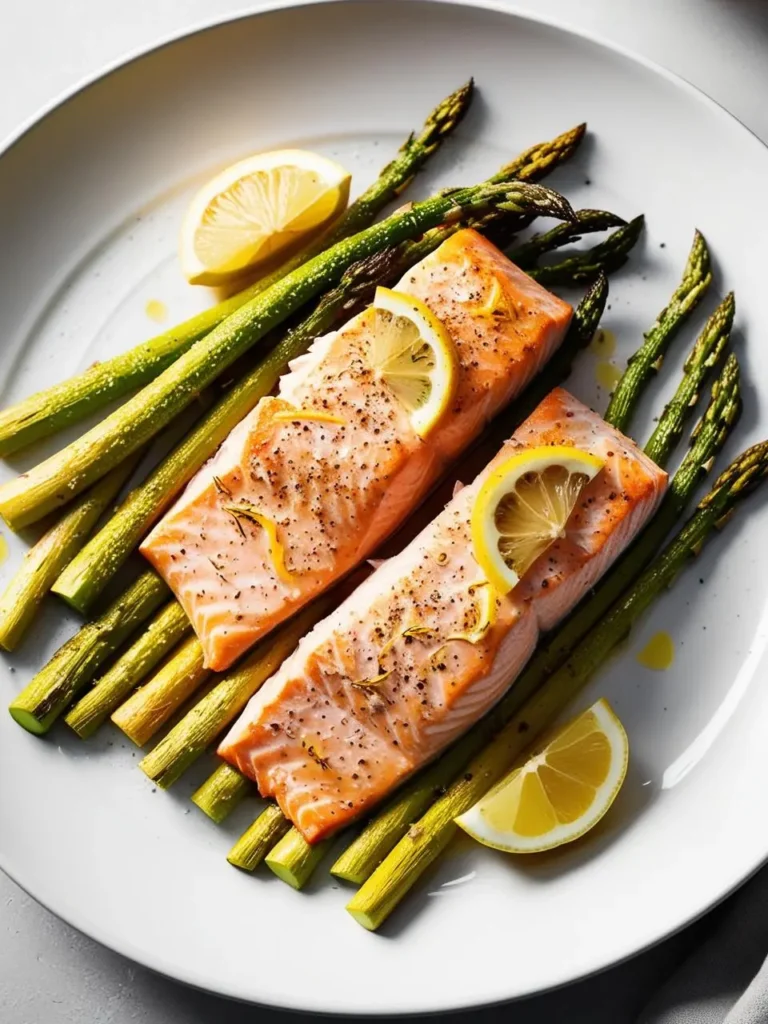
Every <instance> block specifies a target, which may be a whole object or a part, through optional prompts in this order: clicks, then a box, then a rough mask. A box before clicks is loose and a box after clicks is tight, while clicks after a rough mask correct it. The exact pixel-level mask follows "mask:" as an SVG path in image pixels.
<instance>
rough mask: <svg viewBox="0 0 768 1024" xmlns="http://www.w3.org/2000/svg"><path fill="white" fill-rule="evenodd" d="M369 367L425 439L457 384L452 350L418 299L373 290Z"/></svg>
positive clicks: (387, 290)
mask: <svg viewBox="0 0 768 1024" xmlns="http://www.w3.org/2000/svg"><path fill="white" fill-rule="evenodd" d="M372 309H373V333H372V341H371V356H370V357H371V365H372V366H373V368H374V370H375V371H376V373H377V374H378V376H379V378H380V379H381V380H383V381H384V382H385V383H386V384H387V386H388V387H389V389H390V390H391V391H392V392H393V393H394V395H395V396H396V398H397V399H398V401H399V402H401V403H402V405H403V406H405V408H406V410H407V411H408V415H409V417H410V420H411V423H412V424H413V429H414V430H415V431H416V433H417V434H418V435H419V436H420V437H426V435H427V434H429V433H430V431H432V430H434V428H435V426H436V425H437V424H438V423H439V422H440V420H441V419H442V418H443V416H444V415H445V414H446V412H447V411H448V409H449V408H450V404H451V401H452V399H453V396H454V395H455V394H456V385H457V383H458V376H459V374H458V366H459V363H458V357H457V355H456V348H455V346H454V344H453V342H452V341H451V337H450V335H449V334H448V332H447V331H446V329H445V327H444V326H443V324H442V323H441V321H440V320H438V318H437V317H436V316H435V314H434V313H433V312H432V311H431V310H430V309H429V308H428V307H427V306H425V305H424V303H423V302H421V300H420V299H416V298H414V297H413V296H412V295H406V294H405V293H404V292H395V291H392V290H391V289H390V288H377V289H376V297H375V299H374V301H373V307H372Z"/></svg>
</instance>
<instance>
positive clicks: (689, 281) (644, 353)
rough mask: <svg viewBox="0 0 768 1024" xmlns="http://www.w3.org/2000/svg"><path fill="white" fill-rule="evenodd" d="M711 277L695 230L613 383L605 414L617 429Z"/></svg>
mask: <svg viewBox="0 0 768 1024" xmlns="http://www.w3.org/2000/svg"><path fill="white" fill-rule="evenodd" d="M711 281H712V272H711V270H710V259H709V250H708V248H707V243H706V242H705V241H704V237H703V235H702V234H701V233H700V232H699V231H697V232H696V233H695V235H694V239H693V246H692V247H691V251H690V253H689V255H688V262H687V263H686V266H685V270H684V272H683V279H682V281H681V282H680V284H679V285H678V288H677V290H676V291H675V293H674V295H673V296H672V298H671V300H670V302H669V305H668V306H666V307H665V308H664V309H663V310H662V311H661V313H659V315H658V317H657V318H656V322H655V323H654V325H653V326H652V327H651V329H650V330H649V331H648V332H647V333H646V335H645V339H644V341H643V344H642V345H641V346H640V348H639V349H638V351H637V352H636V353H635V355H634V356H633V357H632V359H631V360H630V363H629V365H628V366H627V369H626V371H625V372H624V375H623V376H622V378H621V380H620V381H619V383H618V384H617V385H616V390H615V391H614V392H613V396H612V397H611V401H610V403H609V405H608V411H607V413H606V418H607V419H608V420H609V422H611V423H613V424H614V425H615V426H616V427H618V428H619V430H623V429H624V427H625V426H626V424H627V422H628V420H629V417H630V415H631V412H632V410H633V408H634V406H635V404H636V402H637V392H638V389H641V388H643V387H644V386H645V384H646V383H647V382H648V380H649V378H650V377H651V376H652V375H653V374H655V373H657V372H658V370H659V368H660V367H661V362H662V359H663V357H664V353H665V352H666V351H667V348H668V346H669V344H670V342H671V341H672V339H673V338H674V337H675V335H676V334H677V332H678V331H679V330H680V328H681V327H682V325H683V323H684V322H685V320H686V319H687V318H688V316H690V314H691V313H692V312H693V310H694V309H695V308H696V305H697V304H698V302H699V300H700V299H701V297H702V295H703V294H704V292H705V291H706V290H707V288H708V287H709V285H710V283H711Z"/></svg>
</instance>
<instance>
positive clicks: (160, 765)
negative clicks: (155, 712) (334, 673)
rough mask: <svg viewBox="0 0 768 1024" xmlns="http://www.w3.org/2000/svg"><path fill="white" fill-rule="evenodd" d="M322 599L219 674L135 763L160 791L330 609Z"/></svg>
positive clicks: (194, 758) (209, 742)
mask: <svg viewBox="0 0 768 1024" xmlns="http://www.w3.org/2000/svg"><path fill="white" fill-rule="evenodd" d="M330 603H331V602H330V598H329V597H321V598H319V599H318V600H316V601H313V602H312V604H311V605H310V606H309V607H307V608H305V609H304V611H302V612H301V613H300V614H299V615H298V616H296V618H294V619H292V620H291V622H289V623H288V624H287V625H286V626H284V627H283V628H282V629H281V630H280V631H279V632H277V633H275V634H274V635H273V636H271V637H269V638H268V639H266V640H264V641H263V642H262V643H261V644H259V646H258V647H257V648H256V650H255V651H253V652H252V653H251V654H250V655H249V656H248V658H246V660H245V661H244V662H243V664H242V665H241V666H240V667H239V668H236V669H234V670H233V671H231V672H228V673H227V674H226V675H225V676H223V677H222V678H221V679H220V680H219V682H218V683H217V684H216V685H215V686H214V688H213V689H212V690H211V691H210V692H209V693H207V694H206V696H205V697H203V699H202V700H201V701H199V702H198V703H197V704H196V705H195V706H194V707H193V708H192V709H191V710H190V711H188V712H187V714H186V715H185V716H184V718H182V719H181V721H180V722H178V723H177V724H176V725H175V726H174V727H173V729H171V731H170V732H169V733H168V734H167V736H165V737H164V738H163V739H162V740H161V741H160V742H159V743H158V745H157V746H156V747H155V748H154V749H153V750H151V751H150V752H149V753H148V754H147V756H146V757H144V758H143V759H142V761H141V762H140V763H139V768H141V770H142V771H143V772H144V773H145V774H146V775H147V776H148V777H149V778H150V779H152V781H153V782H156V783H157V785H158V786H160V787H161V788H162V789H167V788H168V787H169V786H172V785H173V783H174V782H176V780H177V779H179V778H180V777H181V775H182V774H183V773H184V772H185V771H186V770H187V768H189V767H190V765H192V764H194V762H195V761H196V760H197V759H198V757H199V756H200V755H201V754H202V753H203V752H204V751H205V750H206V749H207V748H208V747H209V746H210V744H211V743H213V741H214V740H215V739H216V737H217V736H218V735H219V733H220V732H221V731H222V730H223V729H225V728H226V727H227V726H228V725H229V723H230V722H232V721H233V720H234V718H235V717H236V716H237V715H238V714H239V713H240V712H241V711H242V710H243V708H244V707H245V705H246V704H247V703H248V701H249V700H250V699H251V697H252V696H253V695H254V693H255V692H256V691H257V690H258V689H259V687H260V686H261V684H262V683H263V682H264V681H265V680H266V679H269V677H270V676H271V675H272V673H273V672H275V671H276V670H277V668H278V667H279V665H280V664H281V663H282V662H283V661H285V659H286V658H287V657H288V655H289V654H290V653H291V651H292V650H293V649H294V647H295V646H296V645H297V644H298V642H299V640H301V638H302V636H304V634H305V633H307V632H309V630H310V629H311V628H312V626H314V624H315V623H316V622H317V621H318V619H320V618H321V617H322V616H323V615H325V613H326V612H327V611H328V607H329V605H330Z"/></svg>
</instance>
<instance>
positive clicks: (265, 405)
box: [141, 230, 572, 671]
mask: <svg viewBox="0 0 768 1024" xmlns="http://www.w3.org/2000/svg"><path fill="white" fill-rule="evenodd" d="M398 288H399V289H400V290H401V291H405V292H408V293H409V294H412V295H414V296H417V297H418V298H420V299H422V300H423V301H424V302H425V303H426V304H427V305H428V306H429V307H430V309H431V310H432V312H433V313H435V314H436V316H437V317H439V319H440V320H442V321H443V323H444V324H445V326H446V328H447V330H448V332H449V334H450V336H451V339H452V341H453V343H454V345H455V346H456V350H457V353H458V357H459V374H458V388H457V393H456V398H455V401H454V403H453V406H452V408H451V410H450V412H449V413H448V414H447V415H446V416H445V417H444V419H443V421H442V423H441V424H439V425H438V426H437V427H436V428H435V429H434V430H433V431H432V433H431V434H430V435H429V437H428V438H427V439H426V440H425V439H422V438H420V437H419V436H418V435H417V434H416V433H415V431H414V430H413V427H412V426H411V423H410V420H409V418H408V415H407V414H406V412H405V409H404V408H403V407H402V406H401V405H400V404H399V402H398V400H397V399H396V398H395V396H394V395H393V393H392V392H391V391H390V390H389V388H388V386H387V385H386V384H385V383H384V382H383V381H382V380H380V379H378V377H377V375H376V373H375V372H373V371H372V369H371V367H370V363H369V348H370V341H371V337H372V324H373V312H372V310H370V309H369V310H366V311H365V312H363V313H361V314H360V315H359V316H357V317H355V318H354V319H353V320H351V321H350V322H349V323H348V324H347V325H346V326H345V327H343V328H342V329H341V330H339V331H337V332H335V333H333V334H329V335H326V336H325V337H323V338H319V339H317V340H316V341H315V342H314V344H313V345H312V347H311V349H310V350H309V352H308V353H307V354H306V355H305V356H302V357H301V358H300V359H298V360H296V362H295V363H294V364H292V367H291V372H290V373H289V374H287V375H286V376H285V377H283V378H282V379H281V382H280V390H279V395H278V396H277V397H268V398H264V399H262V400H261V401H260V402H259V403H258V405H257V406H256V408H255V409H254V410H253V411H252V412H251V413H250V414H249V415H248V416H247V417H246V418H245V419H244V420H243V422H242V423H240V424H239V425H238V427H236V428H235V430H234V431H233V432H232V433H231V434H230V436H229V437H228V438H227V440H226V441H225V442H224V444H223V445H222V446H221V448H220V449H219V451H218V452H217V454H216V455H215V456H214V458H213V459H212V460H211V461H210V462H209V463H208V464H207V465H206V466H204V467H203V469H202V470H200V472H199V473H198V474H197V476H196V477H195V478H194V479H193V480H192V481H191V482H190V483H189V485H188V486H187V488H186V490H185V491H184V492H183V494H182V495H181V497H180V498H179V500H178V501H177V503H176V504H175V505H174V506H173V508H171V509H170V511H169V512H168V513H167V514H166V515H165V517H164V518H163V519H162V520H161V521H160V522H159V523H158V525H157V526H156V527H155V528H154V530H153V531H152V532H151V533H150V534H149V536H148V537H147V539H146V540H145V541H144V543H143V544H142V545H141V551H142V553H143V554H144V555H145V557H146V558H147V559H148V560H149V561H150V562H151V563H152V565H153V566H154V567H155V568H156V569H157V571H158V572H159V573H160V574H161V575H162V576H163V578H164V579H165V580H166V582H167V583H168V585H169V586H170V587H171V589H172V590H173V591H174V593H175V594H176V597H177V598H178V600H179V601H180V602H181V604H182V606H183V607H184V610H185V611H186V612H187V614H188V615H189V617H190V620H191V621H192V625H193V626H194V629H195V632H196V633H197V635H198V637H199V639H200V642H201V644H202V647H203V651H204V654H205V660H206V664H207V665H208V666H209V667H211V668H213V669H215V670H217V671H220V670H223V669H225V668H228V667H229V666H230V665H231V664H232V662H233V661H234V660H235V659H236V658H237V657H239V656H240V655H241V654H243V653H244V652H245V651H246V650H247V649H248V648H249V647H251V646H252V644H254V643H255V642H256V641H257V640H259V639H260V638H261V637H262V636H264V634H266V633H268V632H269V631H270V630H271V629H274V628H275V626H277V625H279V624H280V623H281V622H282V621H284V620H285V619H287V618H288V617H289V616H290V615H292V614H293V613H294V612H296V611H297V610H298V609H299V608H300V607H301V606H302V605H304V604H305V603H306V602H307V601H309V600H311V599H312V598H313V597H314V596H315V595H316V594H318V593H320V592H321V591H323V590H325V589H326V588H327V587H329V586H331V585H332V584H333V583H334V582H335V581H336V580H337V579H339V577H341V576H343V575H344V574H345V573H347V572H348V571H349V570H350V569H352V568H353V567H354V566H355V565H356V564H358V563H359V562H360V561H361V560H363V559H364V558H366V557H367V556H368V555H369V554H371V553H372V551H373V550H374V549H375V548H376V547H377V546H378V544H379V543H380V542H381V541H382V540H383V539H384V538H385V537H386V536H387V535H388V534H390V533H391V532H392V531H393V530H394V529H395V528H396V527H397V526H398V525H399V524H400V523H401V522H402V521H403V519H404V518H405V516H406V515H407V514H408V512H409V511H411V509H413V507H414V506H415V505H416V504H417V503H418V502H419V500H420V499H421V498H422V497H423V496H424V494H425V493H426V492H427V491H428V490H429V488H430V486H431V485H432V484H433V483H434V481H435V479H436V478H437V477H438V476H439V474H440V473H441V472H442V471H443V470H444V468H445V466H446V464H447V462H448V461H449V460H451V459H453V458H454V457H455V456H456V455H457V454H458V453H459V452H460V451H461V450H462V449H463V448H465V447H466V446H467V444H469V442H471V441H472V440H473V438H475V437H476V436H477V434H478V433H479V432H480V430H481V429H482V428H483V426H484V425H485V424H486V423H487V421H488V420H489V419H490V418H491V417H492V416H494V415H495V413H496V412H498V411H499V409H501V408H502V407H503V406H504V405H506V404H507V402H509V401H510V400H511V399H512V398H513V397H514V396H515V395H517V394H518V393H519V392H520V391H522V390H523V388H524V387H525V386H526V384H527V383H528V382H529V381H530V379H531V378H532V377H533V376H534V374H535V373H536V372H537V371H538V370H539V369H540V368H541V366H542V365H543V364H544V363H545V362H546V361H547V360H548V359H549V357H550V356H551V355H552V353H553V352H554V351H555V349H556V348H557V346H558V345H559V344H560V342H561V341H562V339H563V337H564V334H565V332H566V330H567V328H568V325H569V323H570V319H571V313H572V311H571V307H570V306H569V305H568V304H567V303H565V302H563V301H561V300H560V299H558V298H557V297H556V296H554V295H552V294H550V293H549V292H548V291H546V289H544V288H542V287H541V286H540V285H538V284H537V283H536V282H535V281H533V280H532V279H531V278H530V277H528V276H527V275H526V274H524V273H523V272H522V271H521V270H519V269H518V268H517V267H515V266H514V265H513V264H512V263H510V261H509V260H508V259H507V258H506V257H505V256H504V255H503V254H502V253H501V252H500V251H499V250H498V249H497V248H496V247H495V246H493V245H492V244H491V243H490V242H488V241H486V240H485V239H484V238H483V237H482V236H481V235H479V234H477V232H475V231H472V230H463V231H459V232H457V233H456V234H455V235H454V236H453V237H451V238H450V239H448V240H447V241H446V242H444V243H443V244H442V245H441V246H440V247H439V248H438V249H436V250H435V252H433V253H432V254H431V255H429V256H427V257H426V258H425V259H424V260H423V261H422V262H421V263H419V264H418V265H417V266H416V267H414V268H413V269H412V270H411V271H410V272H409V273H408V274H407V275H406V276H405V277H404V278H403V280H402V281H401V282H400V283H399V285H398ZM301 410H304V411H307V410H312V411H314V412H315V413H316V412H317V411H319V412H320V413H321V417H317V416H315V417H314V418H313V417H311V416H310V417H308V418H307V417H306V416H304V417H303V416H301V415H300V411H301ZM292 413H296V417H295V418H292ZM265 524H266V525H265Z"/></svg>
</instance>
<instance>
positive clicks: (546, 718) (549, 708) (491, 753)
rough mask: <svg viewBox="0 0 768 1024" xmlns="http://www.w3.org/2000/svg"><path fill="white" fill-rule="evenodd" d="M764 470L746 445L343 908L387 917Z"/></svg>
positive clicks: (369, 919) (373, 923) (759, 452)
mask: <svg viewBox="0 0 768 1024" xmlns="http://www.w3.org/2000/svg"><path fill="white" fill-rule="evenodd" d="M766 475H768V442H763V443H762V444H758V445H755V446H754V447H752V448H750V449H748V450H747V451H746V452H744V453H743V454H742V455H740V456H739V457H738V458H737V459H735V460H734V462H733V463H731V465H730V466H729V467H728V469H727V470H726V471H725V472H724V473H723V474H722V475H721V476H720V477H719V479H718V480H717V482H716V483H715V486H714V488H713V489H712V490H711V491H710V492H709V494H708V495H707V496H706V497H705V498H704V499H703V501H702V502H701V503H700V504H699V506H698V508H697V510H696V512H695V513H694V514H693V516H692V517H691V518H690V519H689V520H688V522H687V523H686V524H685V526H684V527H683V528H682V529H681V530H680V532H679V533H678V535H677V536H676V537H675V538H674V539H673V540H672V541H671V542H670V543H669V544H668V545H667V546H666V547H665V549H664V551H663V552H662V553H661V554H660V555H659V556H658V557H657V558H656V559H655V560H654V562H653V564H652V565H651V566H650V567H649V568H648V569H647V570H646V571H645V572H644V573H643V574H642V575H641V576H640V578H639V579H638V580H637V581H636V582H635V584H634V585H633V586H632V587H631V588H630V589H629V590H628V591H627V592H626V593H625V594H624V595H623V596H622V597H621V598H620V599H619V600H618V601H617V602H616V603H615V604H614V605H613V606H612V608H611V610H610V612H609V613H608V614H607V615H606V616H605V617H604V618H602V619H601V621H600V622H599V624H598V625H597V626H596V627H595V628H594V630H592V632H591V633H589V634H588V635H587V636H586V637H585V638H584V640H583V641H582V642H581V644H579V646H578V647H577V648H576V649H575V650H574V651H573V653H572V654H571V656H570V657H569V659H568V661H567V662H566V663H565V664H564V665H563V666H562V667H561V668H560V669H559V670H558V671H557V672H556V673H555V674H554V675H552V676H551V677H550V678H549V679H548V680H547V681H546V683H545V684H544V686H542V688H541V689H540V690H539V691H538V693H536V694H535V696H533V697H532V698H531V699H530V700H529V701H528V702H527V703H526V704H525V705H524V706H523V707H522V708H521V709H520V710H519V711H518V712H517V714H515V715H514V716H513V717H512V718H511V720H510V721H509V722H508V724H507V725H506V727H505V728H504V729H503V731H502V732H500V733H499V734H498V735H497V736H496V738H495V739H494V740H493V741H492V742H491V743H490V744H489V745H488V747H486V749H485V750H483V751H482V753H480V754H479V755H478V756H477V757H476V758H475V759H474V760H473V761H472V762H471V763H470V765H469V767H468V768H467V770H466V772H465V773H464V774H463V775H462V777H461V778H459V779H458V780H457V781H456V782H454V783H453V785H452V786H450V788H449V789H448V790H447V792H446V793H445V794H444V795H443V796H441V797H440V798H439V799H438V800H436V801H435V803H434V804H433V805H432V807H430V809H429V810H428V811H427V813H426V814H425V815H424V816H423V817H422V818H421V819H420V820H419V821H418V822H417V823H416V824H415V825H414V826H413V828H411V829H410V830H409V831H408V833H407V835H406V836H404V837H403V838H402V839H401V840H400V842H399V843H398V845H397V846H396V847H395V848H394V850H393V851H392V852H391V853H390V854H389V856H388V857H387V858H386V860H384V861H383V863H381V864H380V865H379V867H378V868H377V869H376V870H375V871H374V873H373V874H372V875H371V876H370V878H369V879H368V880H367V881H366V882H365V884H364V885H363V886H362V888H361V889H360V890H359V891H358V892H357V893H356V894H355V896H354V897H353V898H352V900H351V901H350V903H349V904H348V906H347V909H348V911H349V912H350V914H351V915H352V916H353V917H354V919H355V920H356V921H358V923H359V924H361V925H362V926H363V927H364V928H368V929H371V930H375V929H377V928H379V927H380V926H381V925H382V924H383V923H384V921H385V920H386V919H387V917H389V915H390V914H391V913H392V911H393V910H394V909H395V907H396V906H397V905H398V904H399V903H400V901H401V900H402V899H403V897H404V896H405V895H406V893H407V892H408V891H409V890H410V888H411V887H412V886H413V884H414V883H415V882H416V880H417V879H418V878H419V877H420V876H421V874H422V873H423V871H424V870H425V869H426V867H427V866H428V865H429V864H430V863H432V862H433V861H434V860H435V859H436V857H437V856H438V855H439V854H440V853H441V852H442V850H444V849H445V847H446V846H447V845H448V843H449V842H450V841H451V839H452V838H453V836H454V835H455V832H456V829H457V827H458V826H456V825H455V824H454V819H455V818H456V817H457V816H458V815H459V814H462V813H463V812H464V811H466V810H468V809H469V808H470V807H471V806H472V805H473V804H474V803H476V801H477V800H479V799H480V798H481V797H482V796H484V795H485V793H486V792H487V791H488V790H489V789H490V788H491V786H493V785H494V784H495V783H496V782H497V781H498V780H499V779H500V778H501V777H502V776H503V775H504V773H505V772H506V771H508V770H509V768H510V766H511V765H512V764H513V763H514V761H515V759H516V758H517V757H518V756H519V755H520V754H521V753H522V751H523V750H524V749H525V748H526V747H527V746H528V745H529V744H530V743H531V741H533V740H534V739H535V738H536V737H537V736H538V735H540V734H541V732H542V731H543V730H544V729H545V728H546V727H547V726H548V725H550V724H551V723H552V722H553V720H554V719H555V718H556V717H557V716H558V715H559V714H560V713H561V712H562V711H563V709H564V707H565V706H566V705H567V704H568V702H569V701H570V700H572V698H573V697H574V696H575V695H576V694H577V693H578V692H579V691H580V690H581V689H582V687H583V686H584V685H585V684H586V683H587V682H588V680H589V679H590V678H591V677H592V675H593V674H594V673H595V671H596V670H597V669H598V668H599V667H600V666H601V665H602V664H603V662H604V661H605V660H606V658H607V657H608V655H609V654H610V653H611V651H612V650H613V649H614V647H616V645H617V644H618V643H620V642H621V641H622V640H623V639H624V638H625V637H626V635H627V634H628V633H629V632H630V630H631V628H632V626H633V625H634V623H635V622H636V621H637V619H638V618H639V617H640V615H642V613H643V612H644V611H646V609H647V608H648V607H649V606H650V605H651V603H652V602H653V601H654V600H655V599H656V598H657V597H659V596H660V595H661V594H662V593H663V592H664V591H665V590H666V589H667V588H668V587H670V586H672V584H673V583H674V582H675V580H676V578H677V576H678V575H679V573H680V572H681V571H682V570H683V569H684V567H685V566H686V564H687V563H688V562H690V561H691V559H692V558H694V557H695V556H696V555H698V554H699V552H700V551H701V549H702V547H703V546H704V544H705V543H706V542H707V541H708V540H709V539H710V538H711V537H712V535H713V534H714V531H715V530H716V529H718V528H721V527H723V526H724V525H725V524H726V523H727V522H729V521H730V519H731V517H732V514H733V513H734V512H735V510H736V508H737V505H738V503H739V502H740V501H742V500H743V499H744V498H745V497H746V496H747V495H748V494H749V493H750V492H751V491H752V490H754V488H755V487H756V486H757V485H758V484H759V483H760V482H761V481H763V480H764V479H765V477H766Z"/></svg>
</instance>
